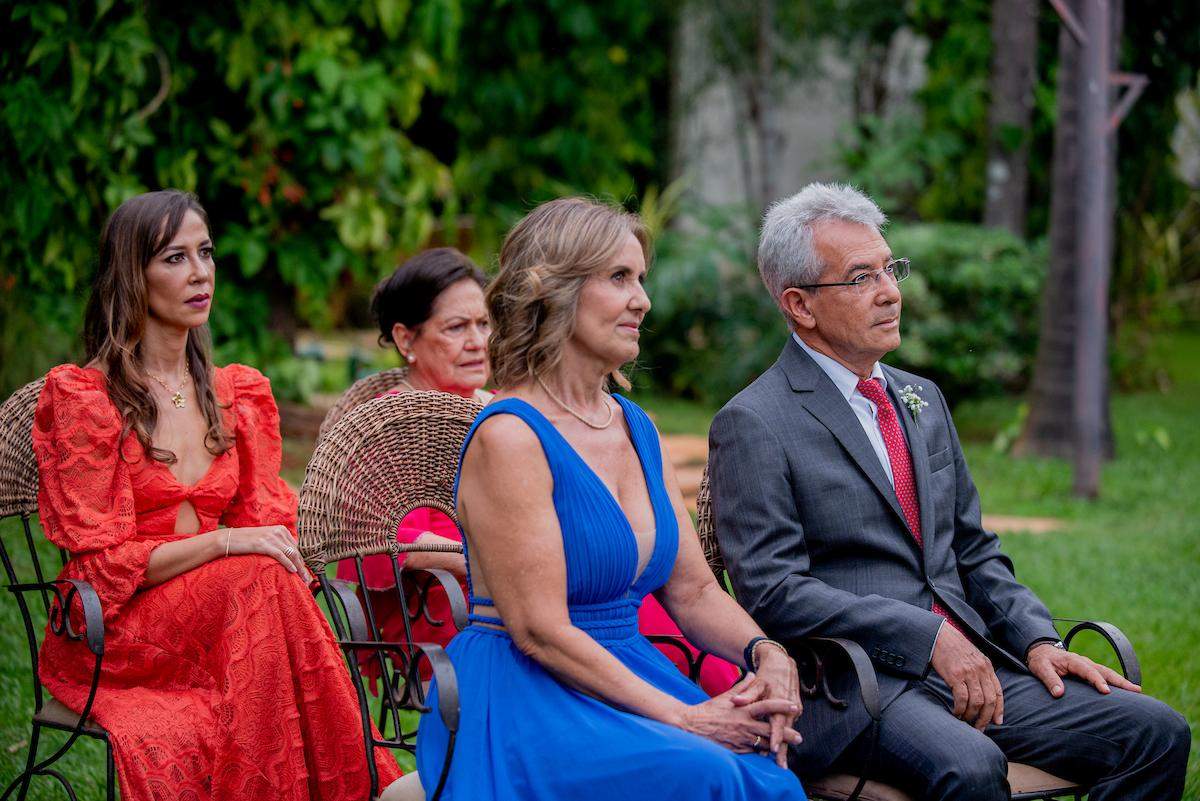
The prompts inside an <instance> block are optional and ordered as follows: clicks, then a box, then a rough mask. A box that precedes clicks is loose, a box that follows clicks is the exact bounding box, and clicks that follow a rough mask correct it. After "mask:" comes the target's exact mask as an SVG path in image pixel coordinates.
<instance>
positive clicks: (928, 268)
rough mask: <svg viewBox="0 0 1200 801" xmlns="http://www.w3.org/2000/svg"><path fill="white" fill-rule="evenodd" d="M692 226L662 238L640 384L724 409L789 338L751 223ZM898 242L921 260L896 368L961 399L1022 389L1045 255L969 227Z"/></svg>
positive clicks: (650, 285) (706, 221)
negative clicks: (762, 272)
mask: <svg viewBox="0 0 1200 801" xmlns="http://www.w3.org/2000/svg"><path fill="white" fill-rule="evenodd" d="M692 219H693V220H694V221H695V222H694V223H693V224H692V225H691V226H689V229H684V228H681V229H679V230H674V231H670V232H668V233H666V234H664V235H663V236H662V238H661V239H660V242H659V252H658V256H657V258H656V260H655V264H654V266H653V267H652V268H651V270H650V273H649V276H648V278H647V291H648V292H649V293H650V299H651V301H652V303H653V308H652V309H651V312H650V316H649V317H648V318H647V323H646V329H647V331H646V335H645V337H644V338H643V346H644V347H643V352H642V364H643V367H642V369H641V370H640V371H639V372H638V373H637V375H636V378H637V379H638V380H639V381H641V382H642V383H648V384H652V385H654V386H655V387H656V388H657V389H659V390H661V391H665V392H670V393H672V394H679V395H684V396H688V397H695V398H698V399H700V400H703V401H705V402H707V403H710V404H721V403H724V402H725V401H726V400H727V399H728V398H730V397H731V396H732V395H734V394H735V393H737V392H738V391H739V390H740V389H741V388H742V387H744V386H745V385H746V384H748V383H749V382H750V381H752V380H753V379H754V378H755V377H756V376H757V375H759V374H760V373H761V372H762V371H763V370H765V369H766V368H768V367H769V366H770V365H771V364H772V363H773V362H774V360H775V358H776V356H777V355H778V353H779V350H780V348H782V346H783V343H784V341H785V336H786V334H785V328H784V323H783V320H782V319H781V317H780V313H779V312H778V310H777V309H776V308H775V305H774V303H773V302H772V301H771V300H770V298H769V297H768V295H767V292H766V290H765V289H764V288H763V286H762V284H761V282H760V281H759V278H758V274H757V272H756V271H755V269H754V267H753V266H752V265H753V263H754V252H753V249H752V248H753V247H754V245H753V244H752V243H754V241H755V240H754V238H753V236H752V235H751V234H750V232H749V231H747V230H746V229H747V226H746V225H745V224H744V223H743V224H742V225H741V226H740V227H739V225H738V221H739V220H745V219H746V216H745V214H744V213H743V212H741V211H739V210H708V211H707V212H704V213H702V214H699V215H697V216H695V217H693V218H692ZM887 239H888V243H889V244H890V245H891V247H892V251H893V253H895V254H896V255H897V256H907V257H908V258H910V259H911V260H912V263H913V274H912V276H911V277H910V278H909V279H908V280H907V281H906V282H905V283H904V285H903V288H904V317H903V328H902V330H903V335H904V336H903V343H902V345H901V346H900V349H899V350H898V351H897V352H896V353H895V354H893V355H892V356H890V357H889V358H888V361H889V363H891V364H895V365H897V366H899V367H904V368H906V369H910V370H913V371H915V372H918V373H921V374H922V375H927V376H929V377H930V378H932V379H933V380H935V381H937V382H938V383H939V385H940V386H941V387H942V388H943V389H944V390H945V392H946V393H947V395H949V396H950V397H951V398H953V399H955V400H958V399H960V398H963V397H969V396H976V395H985V394H992V393H996V392H1000V391H1005V390H1009V391H1011V390H1017V389H1020V388H1022V387H1023V386H1024V384H1025V383H1026V382H1027V381H1028V379H1029V375H1030V371H1031V369H1032V365H1033V356H1034V352H1035V349H1036V341H1037V320H1038V313H1039V292H1040V288H1041V285H1042V281H1043V280H1044V277H1045V274H1046V254H1045V250H1044V248H1043V247H1042V246H1041V245H1038V246H1036V247H1030V246H1029V245H1027V244H1026V243H1024V242H1023V241H1022V240H1020V239H1018V238H1016V237H1014V236H1012V235H1010V234H1008V233H1006V232H1003V231H997V230H992V229H987V228H983V227H980V226H973V225H966V224H940V225H939V224H910V225H903V226H901V225H897V226H895V227H894V228H892V229H891V230H889V231H888V232H887Z"/></svg>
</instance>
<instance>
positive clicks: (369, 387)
mask: <svg viewBox="0 0 1200 801" xmlns="http://www.w3.org/2000/svg"><path fill="white" fill-rule="evenodd" d="M407 381H408V368H407V367H393V368H392V369H390V370H382V371H380V372H378V373H372V374H371V375H369V376H366V377H365V378H360V379H358V380H357V381H355V382H354V383H353V384H351V385H350V388H349V389H347V390H346V391H345V392H343V393H342V396H341V397H340V398H338V400H337V403H335V404H333V408H331V409H330V410H329V411H328V412H326V413H325V419H324V420H322V421H321V428H320V430H319V431H318V432H317V441H318V442H320V441H321V438H322V437H324V436H325V434H326V433H328V431H329V429H331V428H333V426H334V424H336V423H337V421H338V420H341V419H342V418H343V417H344V416H345V415H346V412H348V411H350V410H351V409H353V408H355V407H357V406H358V405H359V404H361V403H365V402H366V401H369V400H374V399H375V398H377V397H379V396H380V395H382V394H384V393H385V392H388V391H389V390H393V389H397V388H398V387H402V386H404V384H405V383H407Z"/></svg>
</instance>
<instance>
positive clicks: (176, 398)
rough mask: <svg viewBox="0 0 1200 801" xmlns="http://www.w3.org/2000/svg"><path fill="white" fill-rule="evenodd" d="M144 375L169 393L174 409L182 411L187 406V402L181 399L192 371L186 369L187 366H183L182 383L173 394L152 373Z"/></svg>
mask: <svg viewBox="0 0 1200 801" xmlns="http://www.w3.org/2000/svg"><path fill="white" fill-rule="evenodd" d="M146 375H148V376H150V377H151V378H153V379H154V380H155V381H157V382H158V383H159V384H161V385H162V388H163V389H165V390H166V391H167V392H170V393H171V403H173V404H175V408H176V409H182V408H183V407H184V406H186V405H187V400H186V399H185V398H184V397H183V390H184V389H186V388H187V385H188V381H189V380H190V379H191V377H192V371H191V370H189V369H188V366H187V364H184V365H183V383H182V384H180V385H179V389H177V390H175V391H174V392H172V391H171V387H170V386H168V385H167V382H166V381H163V380H162V379H161V378H159V377H158V376H156V375H155V374H154V373H146Z"/></svg>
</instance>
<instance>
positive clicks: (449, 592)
mask: <svg viewBox="0 0 1200 801" xmlns="http://www.w3.org/2000/svg"><path fill="white" fill-rule="evenodd" d="M409 553H412V552H411V551H410V552H409ZM414 573H428V574H429V575H430V576H432V577H433V578H434V579H436V580H437V582H438V584H440V585H442V589H443V590H445V592H446V599H447V600H448V601H449V602H450V615H451V617H453V618H454V627H455V628H457V629H458V630H459V631H462V630H463V629H465V628H466V627H467V599H466V598H465V597H463V591H462V585H461V584H459V583H458V579H457V578H455V577H454V574H453V573H451V572H450V571H448V570H442V569H441V568H436V567H429V568H417V569H415V570H413V569H410V568H408V567H401V568H400V574H401V575H402V576H403V575H410V576H411V575H413V574H414Z"/></svg>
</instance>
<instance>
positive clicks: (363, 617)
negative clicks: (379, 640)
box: [314, 578, 371, 641]
mask: <svg viewBox="0 0 1200 801" xmlns="http://www.w3.org/2000/svg"><path fill="white" fill-rule="evenodd" d="M323 583H324V584H325V585H327V586H328V587H329V589H330V590H332V591H333V593H334V594H335V595H336V596H337V599H338V601H339V602H340V603H341V605H342V610H343V611H344V612H345V614H346V618H345V619H346V625H347V626H349V628H350V632H349V633H350V639H352V640H364V641H365V640H370V639H371V633H370V632H371V629H370V628H369V627H368V626H367V613H366V612H365V611H364V610H363V607H362V602H361V601H360V600H358V592H357V591H356V588H357V586H358V585H357V584H355V583H353V582H350V581H343V580H342V579H331V578H327V579H324V582H323ZM314 592H320V587H317V588H316V589H315V590H314ZM330 612H331V613H333V614H334V615H336V614H337V610H330ZM339 636H340V633H339Z"/></svg>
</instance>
